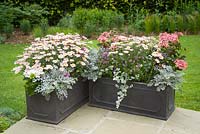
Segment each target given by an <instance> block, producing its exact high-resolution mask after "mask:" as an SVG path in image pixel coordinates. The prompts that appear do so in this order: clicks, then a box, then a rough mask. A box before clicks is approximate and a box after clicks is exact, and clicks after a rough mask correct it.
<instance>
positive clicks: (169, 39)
mask: <svg viewBox="0 0 200 134" xmlns="http://www.w3.org/2000/svg"><path fill="white" fill-rule="evenodd" d="M182 35H183V33H181V32H176V33H172V34H169V33H166V32H165V33H161V34H160V35H159V46H160V47H166V48H167V47H169V43H174V44H176V43H178V42H179V40H178V39H179V36H182Z"/></svg>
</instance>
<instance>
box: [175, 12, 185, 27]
mask: <svg viewBox="0 0 200 134" xmlns="http://www.w3.org/2000/svg"><path fill="white" fill-rule="evenodd" d="M175 21H176V30H177V31H184V19H183V16H181V15H179V14H177V15H176V16H175Z"/></svg>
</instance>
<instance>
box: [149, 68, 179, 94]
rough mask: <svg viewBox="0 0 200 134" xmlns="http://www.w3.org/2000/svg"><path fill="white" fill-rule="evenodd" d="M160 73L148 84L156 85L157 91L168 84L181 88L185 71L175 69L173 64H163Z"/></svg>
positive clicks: (174, 87)
mask: <svg viewBox="0 0 200 134" xmlns="http://www.w3.org/2000/svg"><path fill="white" fill-rule="evenodd" d="M158 71H159V73H158V74H157V75H155V76H154V77H153V79H152V80H151V81H150V82H149V83H148V86H155V87H156V89H157V91H163V90H165V89H166V88H167V87H168V86H169V87H171V88H172V89H176V90H178V89H180V86H179V84H180V83H181V82H182V76H183V73H181V72H177V71H174V70H173V69H172V67H171V66H163V68H162V69H158Z"/></svg>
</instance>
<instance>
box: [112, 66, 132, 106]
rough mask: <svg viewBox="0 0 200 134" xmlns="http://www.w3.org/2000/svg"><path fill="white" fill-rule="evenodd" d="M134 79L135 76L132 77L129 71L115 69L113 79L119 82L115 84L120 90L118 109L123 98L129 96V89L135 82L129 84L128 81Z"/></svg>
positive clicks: (118, 93) (117, 102)
mask: <svg viewBox="0 0 200 134" xmlns="http://www.w3.org/2000/svg"><path fill="white" fill-rule="evenodd" d="M133 79H134V78H133V77H131V78H130V77H129V75H128V74H127V73H125V72H122V71H120V69H119V68H117V69H116V70H115V71H114V75H113V80H114V81H116V82H117V84H115V87H116V88H118V89H119V91H118V92H117V95H118V97H117V101H116V108H117V109H118V108H119V106H120V103H121V102H122V100H123V99H124V98H125V97H126V96H127V90H128V89H129V88H132V87H133V84H130V85H128V81H131V80H133Z"/></svg>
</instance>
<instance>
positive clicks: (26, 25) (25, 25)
mask: <svg viewBox="0 0 200 134" xmlns="http://www.w3.org/2000/svg"><path fill="white" fill-rule="evenodd" d="M20 29H21V30H22V31H23V32H24V34H28V33H29V32H30V31H31V23H30V21H29V20H22V21H21V22H20Z"/></svg>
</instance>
